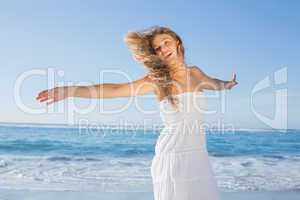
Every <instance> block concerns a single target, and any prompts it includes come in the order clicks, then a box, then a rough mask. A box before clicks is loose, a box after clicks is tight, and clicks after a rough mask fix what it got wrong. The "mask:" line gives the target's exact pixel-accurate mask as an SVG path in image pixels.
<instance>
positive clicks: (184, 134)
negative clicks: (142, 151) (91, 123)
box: [37, 26, 237, 200]
mask: <svg viewBox="0 0 300 200" xmlns="http://www.w3.org/2000/svg"><path fill="white" fill-rule="evenodd" d="M125 43H126V44H127V46H128V47H129V48H130V49H131V51H132V52H133V55H134V58H135V59H136V60H137V61H138V62H140V63H142V64H143V65H144V66H146V67H147V68H148V70H149V73H148V74H146V75H145V76H144V77H142V78H141V79H138V80H135V81H132V82H128V83H122V84H113V83H105V84H98V85H91V86H70V87H56V88H53V89H50V90H45V91H42V92H40V93H39V94H38V97H37V100H39V101H40V102H44V101H48V102H47V104H51V103H54V102H57V101H59V100H63V99H65V98H67V97H84V98H117V97H129V96H137V95H144V94H148V93H154V94H155V95H156V97H157V99H158V101H159V105H160V111H161V116H162V119H163V122H164V124H165V127H164V129H163V130H162V131H161V134H160V135H159V137H158V140H157V143H156V146H155V156H154V158H153V160H152V164H151V175H152V180H153V189H154V197H155V200H200V199H203V200H217V199H219V198H220V197H219V191H218V189H217V184H216V181H215V178H214V175H213V172H212V168H211V165H210V163H209V159H208V153H207V151H206V144H205V139H206V138H205V131H204V129H201V128H198V129H195V130H191V129H190V128H191V127H193V126H194V125H201V124H203V121H202V115H201V112H199V111H198V109H197V107H196V104H195V102H192V101H191V98H190V97H195V96H196V95H200V96H201V94H202V92H203V90H205V89H208V90H224V89H231V88H232V87H233V86H235V85H236V84H237V82H236V76H235V75H234V77H233V79H232V80H231V81H222V80H219V79H215V78H211V77H209V76H207V75H206V74H205V73H204V72H203V71H201V70H200V69H199V68H198V67H196V66H187V65H186V64H185V60H184V47H183V43H182V40H181V38H180V37H179V36H178V35H177V34H176V33H175V32H174V31H172V30H171V29H169V28H167V27H160V26H154V27H151V28H148V29H146V30H144V31H139V32H129V33H128V34H127V35H126V36H125ZM202 102H203V98H201V99H199V100H197V101H196V103H199V105H202ZM186 106H189V108H190V109H189V110H187V109H185V108H186ZM167 110H168V111H170V110H171V111H172V112H166V111H167Z"/></svg>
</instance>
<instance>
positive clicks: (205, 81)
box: [192, 66, 238, 90]
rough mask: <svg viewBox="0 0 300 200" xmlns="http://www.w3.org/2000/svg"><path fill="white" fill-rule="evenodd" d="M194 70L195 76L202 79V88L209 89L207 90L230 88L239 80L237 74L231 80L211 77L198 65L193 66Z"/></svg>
mask: <svg viewBox="0 0 300 200" xmlns="http://www.w3.org/2000/svg"><path fill="white" fill-rule="evenodd" d="M192 70H193V71H194V74H195V76H196V77H197V79H198V80H200V85H199V87H200V88H201V89H207V90H225V89H228V90H230V89H231V88H232V87H233V86H235V85H237V84H238V82H236V74H233V78H232V80H230V81H223V80H220V79H216V78H211V77H209V76H208V75H206V74H205V73H204V72H203V71H202V70H200V69H199V68H198V67H196V66H195V67H193V68H192Z"/></svg>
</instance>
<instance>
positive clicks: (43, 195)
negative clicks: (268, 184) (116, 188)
mask: <svg viewBox="0 0 300 200" xmlns="http://www.w3.org/2000/svg"><path fill="white" fill-rule="evenodd" d="M141 197H142V199H143V200H153V194H152V193H151V192H72V191H63V192H61V191H59V192H54V191H30V190H9V189H7V190H6V189H4V190H3V189H1V190H0V199H1V200H20V199H22V200H53V199H58V200H59V199H63V200H68V199H70V200H71V199H72V200H82V199H89V200H134V199H136V200H138V199H141ZM299 198H300V192H222V200H253V199H260V200H299Z"/></svg>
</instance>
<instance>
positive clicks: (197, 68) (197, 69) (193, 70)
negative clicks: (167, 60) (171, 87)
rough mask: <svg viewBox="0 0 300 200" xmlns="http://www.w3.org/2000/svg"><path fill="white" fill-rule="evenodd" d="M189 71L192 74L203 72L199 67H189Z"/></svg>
mask: <svg viewBox="0 0 300 200" xmlns="http://www.w3.org/2000/svg"><path fill="white" fill-rule="evenodd" d="M188 69H189V70H190V71H191V72H192V73H199V72H202V71H201V69H200V68H199V67H198V66H197V65H188Z"/></svg>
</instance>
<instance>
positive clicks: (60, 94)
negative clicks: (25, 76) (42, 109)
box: [36, 87, 68, 105]
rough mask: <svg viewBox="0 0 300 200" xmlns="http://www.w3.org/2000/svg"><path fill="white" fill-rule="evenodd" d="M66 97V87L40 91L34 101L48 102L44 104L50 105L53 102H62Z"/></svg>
mask: <svg viewBox="0 0 300 200" xmlns="http://www.w3.org/2000/svg"><path fill="white" fill-rule="evenodd" d="M67 97H68V87H55V88H52V89H50V90H43V91H41V92H40V93H39V94H38V96H37V97H36V100H38V101H40V102H44V101H48V102H47V103H46V104H47V105H49V104H52V103H54V102H57V101H60V100H63V99H65V98H67Z"/></svg>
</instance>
